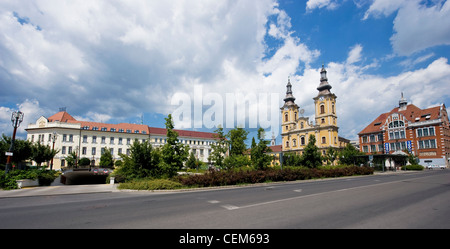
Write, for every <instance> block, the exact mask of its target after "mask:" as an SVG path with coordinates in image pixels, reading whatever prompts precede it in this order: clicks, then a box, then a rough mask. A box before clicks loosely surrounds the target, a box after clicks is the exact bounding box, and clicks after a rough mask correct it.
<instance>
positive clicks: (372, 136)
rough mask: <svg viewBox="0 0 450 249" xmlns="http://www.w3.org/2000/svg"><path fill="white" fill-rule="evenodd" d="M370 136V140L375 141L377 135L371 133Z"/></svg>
mask: <svg viewBox="0 0 450 249" xmlns="http://www.w3.org/2000/svg"><path fill="white" fill-rule="evenodd" d="M369 138H370V142H375V135H373V134H372V135H370V137H369Z"/></svg>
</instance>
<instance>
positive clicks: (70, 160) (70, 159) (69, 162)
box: [64, 151, 101, 168]
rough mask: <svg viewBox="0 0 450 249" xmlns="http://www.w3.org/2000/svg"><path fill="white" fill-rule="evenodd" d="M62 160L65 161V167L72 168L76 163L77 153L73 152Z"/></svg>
mask: <svg viewBox="0 0 450 249" xmlns="http://www.w3.org/2000/svg"><path fill="white" fill-rule="evenodd" d="M64 159H65V160H66V162H67V166H68V167H69V168H72V167H74V166H75V163H76V161H77V160H78V158H77V153H75V151H74V152H72V153H70V154H69V155H68V156H66V157H65V158H64ZM100 160H101V159H100Z"/></svg>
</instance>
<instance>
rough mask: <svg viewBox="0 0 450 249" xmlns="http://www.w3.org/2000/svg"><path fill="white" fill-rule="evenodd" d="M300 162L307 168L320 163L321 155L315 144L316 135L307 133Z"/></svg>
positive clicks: (314, 166) (317, 165) (315, 166)
mask: <svg viewBox="0 0 450 249" xmlns="http://www.w3.org/2000/svg"><path fill="white" fill-rule="evenodd" d="M302 162H303V164H304V165H305V166H306V167H308V168H317V167H319V166H320V165H322V155H321V153H320V151H319V148H318V147H317V146H316V136H314V135H313V134H311V135H309V141H308V144H307V145H306V146H305V149H304V150H303V154H302Z"/></svg>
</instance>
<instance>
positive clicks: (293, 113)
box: [280, 65, 350, 155]
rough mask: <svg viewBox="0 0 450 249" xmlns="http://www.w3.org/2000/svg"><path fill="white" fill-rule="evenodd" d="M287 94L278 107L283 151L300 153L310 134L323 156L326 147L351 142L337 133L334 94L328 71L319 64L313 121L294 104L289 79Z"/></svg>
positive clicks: (336, 146)
mask: <svg viewBox="0 0 450 249" xmlns="http://www.w3.org/2000/svg"><path fill="white" fill-rule="evenodd" d="M286 88H287V90H286V97H285V98H284V105H283V106H282V107H281V108H280V109H281V119H282V120H281V137H282V145H281V147H282V152H283V153H287V152H291V153H296V154H299V155H301V154H302V153H303V149H304V148H305V146H306V145H307V144H308V140H309V136H310V135H311V134H313V135H314V136H315V137H316V146H317V147H318V148H319V149H320V151H321V152H322V154H323V155H325V153H326V151H327V150H328V148H333V149H341V148H343V147H345V146H346V145H347V144H348V143H349V142H350V141H349V140H348V139H345V138H341V137H339V135H338V130H339V127H338V125H337V118H338V116H337V112H336V98H337V97H336V95H335V94H334V93H332V92H331V91H330V90H331V85H330V84H329V83H328V79H327V71H326V69H325V67H324V66H323V65H322V69H321V71H320V85H319V86H318V87H317V90H318V94H317V96H316V97H314V98H313V100H314V104H315V120H314V122H312V121H310V120H309V118H308V117H303V113H304V110H303V109H299V106H298V105H297V104H295V97H294V95H293V93H292V85H291V82H290V79H288V83H287V85H286Z"/></svg>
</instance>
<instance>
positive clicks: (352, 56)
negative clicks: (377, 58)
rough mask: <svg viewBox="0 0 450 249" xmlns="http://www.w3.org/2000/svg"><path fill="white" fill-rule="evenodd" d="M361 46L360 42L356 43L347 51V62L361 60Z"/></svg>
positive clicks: (351, 62)
mask: <svg viewBox="0 0 450 249" xmlns="http://www.w3.org/2000/svg"><path fill="white" fill-rule="evenodd" d="M362 49H363V47H362V46H361V44H356V45H355V46H354V47H353V48H352V49H351V50H350V52H349V53H348V57H347V63H348V64H353V63H355V62H358V61H360V60H361V52H362Z"/></svg>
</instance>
